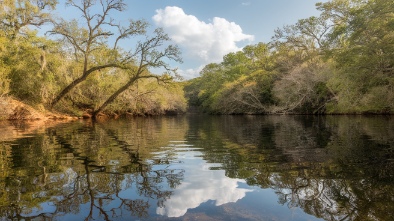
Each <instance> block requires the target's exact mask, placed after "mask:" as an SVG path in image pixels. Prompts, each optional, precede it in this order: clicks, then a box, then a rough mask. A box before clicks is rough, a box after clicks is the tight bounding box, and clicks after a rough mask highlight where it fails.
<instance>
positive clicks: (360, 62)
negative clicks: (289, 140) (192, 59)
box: [185, 0, 394, 114]
mask: <svg viewBox="0 0 394 221" xmlns="http://www.w3.org/2000/svg"><path fill="white" fill-rule="evenodd" d="M316 7H317V9H318V10H319V11H320V12H321V14H320V16H319V17H309V18H306V19H301V20H299V21H298V22H297V23H296V24H293V25H287V26H284V27H282V28H279V29H277V30H275V35H274V36H273V37H272V41H271V42H269V43H259V44H256V45H252V46H247V47H245V48H244V49H243V51H240V52H236V53H230V54H227V55H225V56H224V58H223V62H221V63H212V64H209V65H207V66H205V68H204V69H203V70H202V71H201V76H200V77H199V78H196V79H192V80H190V81H189V82H188V84H187V85H186V86H185V92H186V96H187V98H188V100H189V104H191V105H195V106H201V107H202V108H203V109H204V110H205V111H206V112H210V113H216V114H244V113H249V114H263V113H296V114H345V113H352V114H353V113H376V114H392V113H394V1H387V0H347V1H346V0H345V1H344V0H332V1H328V2H325V3H318V4H316Z"/></svg>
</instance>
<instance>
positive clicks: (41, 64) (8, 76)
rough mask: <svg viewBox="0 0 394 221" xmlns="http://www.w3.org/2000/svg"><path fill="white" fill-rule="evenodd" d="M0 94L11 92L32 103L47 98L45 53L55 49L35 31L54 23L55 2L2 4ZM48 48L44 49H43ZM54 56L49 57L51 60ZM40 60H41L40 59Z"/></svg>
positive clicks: (34, 0) (12, 0) (35, 0)
mask: <svg viewBox="0 0 394 221" xmlns="http://www.w3.org/2000/svg"><path fill="white" fill-rule="evenodd" d="M0 3H1V6H0V42H1V45H2V46H1V47H0V64H1V67H0V69H1V70H0V72H1V74H0V75H1V76H0V85H1V89H0V90H1V91H0V94H5V93H8V92H9V93H10V94H11V95H13V96H15V97H17V98H19V99H21V100H28V101H29V103H30V104H32V103H37V102H40V101H42V98H43V97H47V96H48V94H50V92H48V85H45V84H44V83H48V73H44V72H45V71H47V70H45V71H44V69H45V68H46V67H47V66H48V65H47V64H48V63H50V62H47V59H46V55H45V51H46V50H54V47H55V46H54V44H53V41H50V40H48V39H45V38H42V37H38V35H37V31H36V30H34V29H33V28H40V27H41V26H42V25H44V24H46V23H48V22H49V21H50V20H51V14H50V13H51V11H52V10H54V9H55V6H56V4H57V1H55V0H32V1H26V0H3V1H0ZM44 48H45V49H44ZM51 56H52V55H49V57H51ZM40 57H41V59H40Z"/></svg>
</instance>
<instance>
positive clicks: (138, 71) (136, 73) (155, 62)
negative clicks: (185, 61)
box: [93, 28, 182, 117]
mask: <svg viewBox="0 0 394 221" xmlns="http://www.w3.org/2000/svg"><path fill="white" fill-rule="evenodd" d="M154 34H155V35H154V36H153V37H147V38H146V40H145V41H144V42H140V43H138V45H137V48H136V49H135V51H134V53H132V54H130V57H131V58H132V59H133V60H134V61H135V64H136V66H134V67H133V68H130V69H129V70H128V72H129V75H130V78H129V80H128V81H127V83H126V84H124V85H123V86H122V87H120V88H119V89H118V90H117V91H116V92H115V93H113V94H112V95H111V96H110V97H109V98H108V99H107V100H106V101H105V102H104V103H103V104H101V106H100V107H99V108H97V109H96V110H95V111H94V112H93V117H95V116H97V114H99V113H100V112H101V111H103V110H104V109H105V108H106V107H107V106H108V105H109V104H110V103H111V102H113V101H114V100H115V99H116V98H117V97H118V96H119V95H120V94H121V93H123V92H124V91H125V90H127V89H128V88H129V87H130V86H131V85H133V84H134V83H135V82H136V81H138V80H139V79H146V78H156V79H157V80H158V81H162V82H165V81H168V80H171V79H172V77H171V74H176V69H171V68H170V66H169V64H168V63H166V62H165V59H169V60H173V61H176V62H181V61H182V60H181V58H180V57H179V55H180V51H179V48H178V47H177V46H174V45H168V46H166V47H165V48H164V49H162V47H164V43H165V42H167V41H169V40H170V38H169V37H168V35H167V34H165V33H164V32H163V30H162V29H161V28H158V29H156V30H155V31H154ZM149 68H161V69H164V70H166V74H164V75H161V76H159V75H155V74H152V73H150V72H149Z"/></svg>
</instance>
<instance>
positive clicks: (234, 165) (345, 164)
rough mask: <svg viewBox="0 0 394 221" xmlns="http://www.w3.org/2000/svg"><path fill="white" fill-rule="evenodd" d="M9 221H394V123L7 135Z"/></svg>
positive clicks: (62, 128)
mask: <svg viewBox="0 0 394 221" xmlns="http://www.w3.org/2000/svg"><path fill="white" fill-rule="evenodd" d="M0 168H1V171H0V217H1V218H0V220H2V221H3V220H206V221H211V220H245V221H246V220H248V221H249V220H250V221H254V220H273V221H274V220H292V221H297V220H300V221H301V220H302V221H304V220H311V221H312V220H388V221H389V220H394V118H393V117H390V116H369V117H367V116H209V115H193V114H190V115H183V116H161V117H135V118H128V119H118V120H110V121H105V122H92V121H86V120H81V121H75V122H64V123H57V124H53V125H48V124H43V125H35V124H34V122H33V123H32V122H13V121H9V122H8V121H7V122H1V123H0Z"/></svg>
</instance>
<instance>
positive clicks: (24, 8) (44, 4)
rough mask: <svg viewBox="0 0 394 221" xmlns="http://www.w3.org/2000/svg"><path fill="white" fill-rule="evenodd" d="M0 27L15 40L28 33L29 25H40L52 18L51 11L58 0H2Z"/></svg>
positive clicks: (0, 2)
mask: <svg viewBox="0 0 394 221" xmlns="http://www.w3.org/2000/svg"><path fill="white" fill-rule="evenodd" d="M0 4H1V6H0V8H1V10H0V28H1V30H2V31H4V33H5V34H6V36H9V38H10V39H12V40H15V39H16V38H17V36H18V35H19V34H22V35H24V34H26V31H28V29H27V28H28V27H29V26H35V27H40V26H42V25H44V24H45V23H48V22H49V21H50V19H51V17H50V12H51V11H52V10H54V9H55V7H56V5H57V1H56V0H1V1H0Z"/></svg>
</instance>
